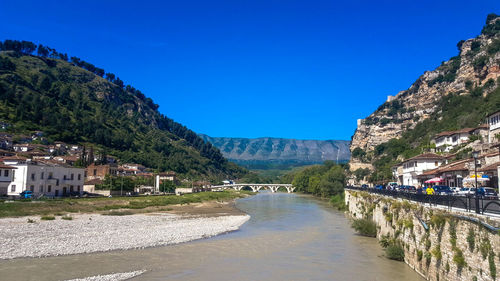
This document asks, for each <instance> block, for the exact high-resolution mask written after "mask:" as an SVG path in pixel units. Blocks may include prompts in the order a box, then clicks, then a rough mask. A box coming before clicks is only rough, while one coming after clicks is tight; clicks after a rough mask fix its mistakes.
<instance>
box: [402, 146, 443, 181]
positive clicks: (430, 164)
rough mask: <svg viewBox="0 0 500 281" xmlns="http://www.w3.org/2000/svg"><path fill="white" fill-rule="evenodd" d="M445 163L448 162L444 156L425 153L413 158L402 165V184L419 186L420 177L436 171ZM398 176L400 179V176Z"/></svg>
mask: <svg viewBox="0 0 500 281" xmlns="http://www.w3.org/2000/svg"><path fill="white" fill-rule="evenodd" d="M445 163H446V160H445V158H444V157H443V156H440V155H437V154H434V153H425V154H421V155H418V156H415V157H412V158H410V159H408V160H406V161H404V162H403V163H402V165H403V175H402V184H403V185H413V186H418V184H419V182H418V176H419V175H421V174H422V173H423V172H425V171H427V170H432V169H436V168H437V167H439V166H441V165H443V164H445ZM397 176H398V177H399V176H400V175H397Z"/></svg>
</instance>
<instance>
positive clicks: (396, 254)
mask: <svg viewBox="0 0 500 281" xmlns="http://www.w3.org/2000/svg"><path fill="white" fill-rule="evenodd" d="M385 253H386V255H387V258H389V259H391V260H397V261H404V259H405V250H404V249H403V247H401V245H399V244H397V243H395V244H391V245H389V246H388V247H387V248H386V249H385Z"/></svg>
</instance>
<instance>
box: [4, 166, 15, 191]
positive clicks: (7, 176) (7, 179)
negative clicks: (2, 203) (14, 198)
mask: <svg viewBox="0 0 500 281" xmlns="http://www.w3.org/2000/svg"><path fill="white" fill-rule="evenodd" d="M15 169H16V168H14V167H12V166H8V165H3V164H1V163H0V196H6V195H7V190H8V187H9V185H10V183H11V182H12V179H13V174H14V170H15Z"/></svg>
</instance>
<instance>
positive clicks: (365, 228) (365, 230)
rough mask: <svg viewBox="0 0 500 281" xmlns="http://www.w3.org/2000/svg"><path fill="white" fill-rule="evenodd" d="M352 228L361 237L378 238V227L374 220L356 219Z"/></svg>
mask: <svg viewBox="0 0 500 281" xmlns="http://www.w3.org/2000/svg"><path fill="white" fill-rule="evenodd" d="M352 227H353V228H354V230H356V231H357V232H358V233H359V234H360V235H363V236H368V237H376V236H377V225H376V224H375V222H374V221H373V220H369V219H356V220H354V221H353V222H352Z"/></svg>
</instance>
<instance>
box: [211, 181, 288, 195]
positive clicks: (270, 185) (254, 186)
mask: <svg viewBox="0 0 500 281" xmlns="http://www.w3.org/2000/svg"><path fill="white" fill-rule="evenodd" d="M245 186H248V187H250V188H251V189H252V191H253V192H258V191H259V190H261V189H262V188H265V187H267V188H268V189H269V190H271V192H276V191H278V188H280V187H284V188H286V190H287V191H288V193H292V192H293V191H294V190H295V187H294V186H293V185H291V184H276V183H264V184H261V183H235V184H225V185H213V186H212V188H233V189H234V190H241V189H242V188H243V187H245Z"/></svg>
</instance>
